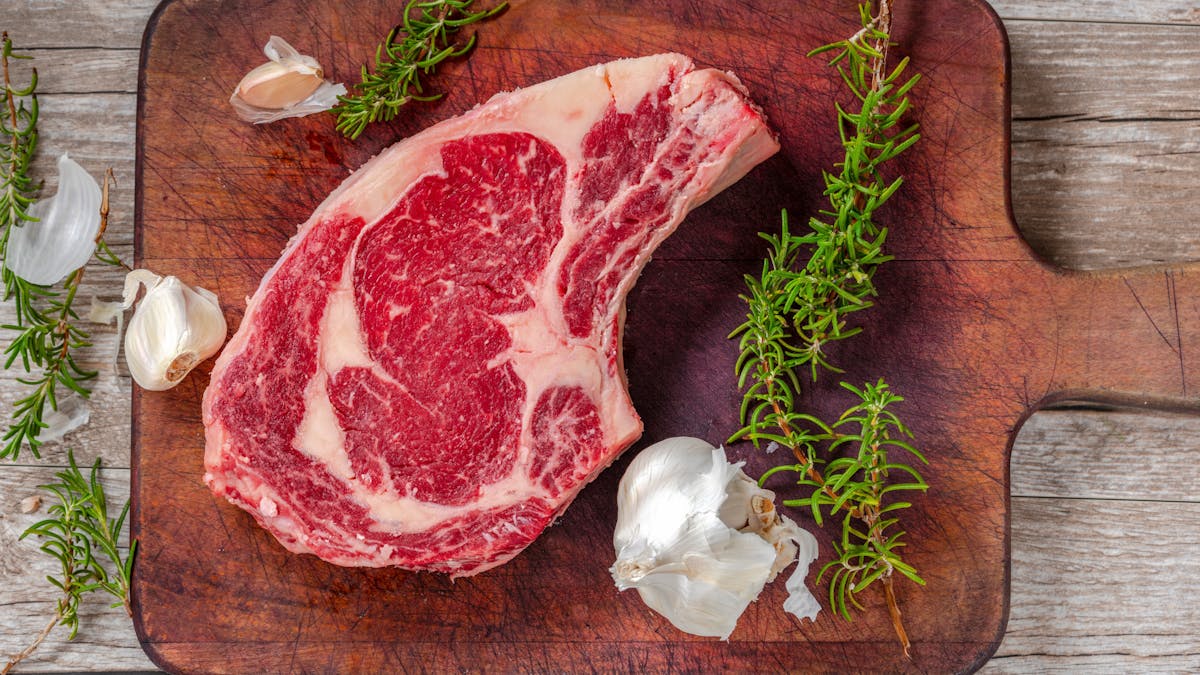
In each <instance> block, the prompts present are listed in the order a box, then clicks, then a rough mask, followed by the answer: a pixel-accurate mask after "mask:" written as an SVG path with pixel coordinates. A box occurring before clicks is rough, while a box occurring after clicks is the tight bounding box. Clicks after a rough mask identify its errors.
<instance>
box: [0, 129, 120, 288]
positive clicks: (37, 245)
mask: <svg viewBox="0 0 1200 675" xmlns="http://www.w3.org/2000/svg"><path fill="white" fill-rule="evenodd" d="M100 201H101V192H100V184H99V183H97V182H96V179H95V178H92V176H91V174H89V173H88V172H87V171H86V170H84V168H83V167H82V166H79V164H77V163H76V162H75V160H73V159H71V158H70V157H68V156H67V155H66V154H65V153H64V154H62V155H60V156H59V158H58V192H56V193H55V194H54V196H53V197H49V198H47V199H39V200H38V201H36V202H34V203H33V205H32V206H30V207H29V215H30V216H32V217H34V218H37V220H36V221H30V222H27V223H24V224H23V225H21V226H20V227H14V228H12V229H11V230H10V232H9V239H8V249H7V250H6V251H5V256H4V265H5V266H6V267H8V269H9V270H11V271H12V273H13V274H16V275H17V276H19V277H21V278H22V279H24V280H25V281H28V282H29V283H31V284H39V285H42V286H51V285H53V284H56V283H58V282H59V281H61V280H62V278H63V277H65V276H67V275H68V274H70V273H71V272H74V271H75V270H77V269H79V268H80V267H83V266H84V265H86V264H87V261H88V260H90V259H91V257H92V254H93V253H94V252H95V251H96V233H97V232H99V231H100Z"/></svg>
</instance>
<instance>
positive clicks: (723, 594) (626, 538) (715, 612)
mask: <svg viewBox="0 0 1200 675" xmlns="http://www.w3.org/2000/svg"><path fill="white" fill-rule="evenodd" d="M773 499H774V494H773V493H772V492H770V491H769V490H763V489H762V488H759V487H758V485H757V484H756V483H755V482H754V481H753V480H751V479H750V478H749V477H748V476H746V474H745V473H743V472H742V471H741V464H740V463H738V464H730V463H729V461H728V460H727V459H726V458H725V451H724V449H722V448H714V447H713V446H711V445H709V444H708V443H706V442H704V441H702V440H700V439H696V438H671V439H667V440H665V441H662V442H660V443H656V444H654V445H652V446H650V447H649V448H646V449H645V450H643V451H642V452H641V453H640V454H639V455H638V456H637V457H635V458H634V460H633V462H632V463H630V465H629V468H628V469H627V470H626V472H625V475H624V476H623V477H622V478H621V484H620V487H619V488H618V493H617V527H616V531H615V532H614V533H613V546H614V548H615V549H616V552H617V561H616V563H614V564H613V566H612V569H611V572H612V575H613V580H614V581H615V582H616V584H617V588H618V589H620V590H626V589H629V588H636V589H637V590H638V594H639V595H640V596H641V597H642V600H643V601H644V602H645V603H646V605H647V606H649V607H650V608H651V609H653V610H655V611H657V612H658V613H660V614H662V615H663V616H664V617H666V618H667V619H668V620H670V622H671V623H672V624H674V625H675V627H677V628H679V629H680V630H683V631H685V632H687V633H691V634H694V635H704V636H712V637H720V638H722V639H727V638H728V637H729V635H730V634H731V633H732V632H733V629H734V627H735V626H736V625H737V620H738V618H739V617H740V616H741V615H742V613H743V612H744V611H745V610H746V607H748V606H749V604H750V603H751V602H753V601H754V600H755V599H756V598H757V597H758V595H759V593H761V592H762V589H763V586H764V585H765V584H766V583H767V582H768V581H770V580H772V579H774V578H775V576H776V574H777V573H778V572H779V571H780V570H781V569H783V568H784V567H786V566H787V565H789V564H791V562H792V561H793V560H795V559H796V554H797V550H798V547H799V548H800V549H802V551H803V554H802V555H801V557H800V560H801V565H800V566H798V567H797V570H796V572H795V573H794V574H793V575H792V578H791V580H789V582H788V585H787V587H788V590H789V591H790V592H793V593H794V594H795V597H796V598H797V600H796V601H793V599H792V598H789V600H788V602H787V603H785V605H784V608H785V609H787V610H789V611H791V607H796V608H798V609H801V610H804V611H805V616H809V618H812V617H814V616H815V613H813V612H810V611H809V610H810V609H811V605H815V604H816V600H815V598H813V597H812V594H811V593H809V592H808V589H807V588H805V586H804V577H805V576H806V575H807V573H808V564H809V563H810V562H811V561H812V560H813V559H815V558H816V539H815V538H814V537H813V536H812V535H811V534H809V533H808V532H806V531H804V530H802V529H800V528H799V527H798V526H796V524H795V523H793V522H792V521H791V520H789V519H786V518H783V517H782V516H780V515H779V514H778V513H777V512H776V511H775V509H774V504H773V501H772V500H773ZM810 553H811V556H810V555H809V554H810ZM804 596H807V597H804ZM809 599H811V604H810V602H809ZM789 603H790V606H789ZM817 609H819V605H818V606H817Z"/></svg>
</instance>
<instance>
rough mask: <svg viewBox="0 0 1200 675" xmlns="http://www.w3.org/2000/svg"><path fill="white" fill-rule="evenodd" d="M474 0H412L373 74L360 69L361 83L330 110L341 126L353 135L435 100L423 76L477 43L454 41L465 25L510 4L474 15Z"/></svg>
mask: <svg viewBox="0 0 1200 675" xmlns="http://www.w3.org/2000/svg"><path fill="white" fill-rule="evenodd" d="M473 3H474V0H409V3H408V5H406V6H405V8H404V20H403V21H402V22H401V23H400V25H398V26H396V27H395V28H393V29H392V30H391V32H389V33H388V35H387V38H386V39H385V40H384V41H383V43H382V44H380V45H379V46H378V47H377V48H376V49H375V68H374V72H370V71H368V70H367V67H366V65H364V66H363V67H362V82H361V83H360V84H358V85H357V87H356V89H357V93H356V94H355V95H346V96H339V97H338V100H339V101H341V103H340V104H339V105H338V106H336V107H334V108H333V110H332V112H334V113H336V114H337V116H338V121H337V129H338V131H340V132H342V133H343V134H345V135H346V136H347V137H349V138H350V139H355V138H358V136H359V134H361V133H362V132H363V130H364V129H366V128H367V125H369V124H371V123H373V122H386V121H390V120H392V119H395V117H396V115H397V114H398V113H399V111H400V108H401V107H403V106H405V105H407V104H408V103H409V102H410V101H433V100H436V99H438V98H441V96H442V94H440V93H439V94H427V93H425V87H424V85H423V84H422V81H421V79H422V77H424V76H426V75H430V74H432V73H433V71H434V70H435V69H436V68H437V66H438V64H440V63H442V62H443V61H445V60H447V59H452V58H457V57H459V56H462V55H464V54H466V53H467V52H469V51H471V48H472V47H474V46H475V35H471V37H470V38H469V39H468V40H467V41H466V42H465V43H463V44H461V45H456V44H454V42H453V38H454V35H455V34H456V33H457V32H458V31H459V30H461V29H462V27H463V26H467V25H470V24H472V23H475V22H477V21H482V20H483V19H487V18H489V17H492V16H495V15H496V14H498V13H500V12H501V11H503V10H504V8H505V7H507V6H508V3H507V2H501V3H500V4H499V5H496V6H495V7H493V8H492V9H489V10H483V11H480V12H475V13H471V12H470V8H471V5H472V4H473Z"/></svg>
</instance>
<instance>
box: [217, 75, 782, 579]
mask: <svg viewBox="0 0 1200 675" xmlns="http://www.w3.org/2000/svg"><path fill="white" fill-rule="evenodd" d="M777 149H778V144H777V143H776V141H775V138H774V136H773V135H772V133H771V132H770V131H769V130H768V129H767V127H766V125H765V122H764V120H763V118H762V115H761V113H760V111H759V110H758V108H757V107H756V106H754V105H753V104H752V103H751V102H749V101H748V100H747V98H746V95H745V92H744V90H743V88H742V87H741V85H740V84H739V83H738V82H737V80H736V78H734V77H733V76H732V75H728V74H724V73H720V72H717V71H714V70H696V69H694V68H693V65H692V63H691V61H690V60H689V59H687V58H686V57H683V56H680V55H677V54H666V55H658V56H650V57H644V58H639V59H628V60H621V61H615V62H612V63H608V64H603V65H598V66H594V67H591V68H587V69H585V70H581V71H578V72H575V73H572V74H569V75H566V76H563V77H560V78H557V79H554V80H551V81H548V82H544V83H542V84H538V85H536V86H532V87H529V88H526V89H522V90H518V91H514V92H510V93H502V94H498V95H496V96H495V97H493V98H492V99H491V100H490V101H488V102H487V103H485V104H483V105H481V106H479V107H477V108H475V109H474V110H472V111H470V112H468V113H466V114H464V115H462V116H460V117H457V118H454V119H451V120H447V121H445V122H442V123H440V124H437V125H436V126H433V127H430V128H429V129H427V130H425V131H424V132H422V133H420V134H418V135H416V136H413V137H411V138H408V139H406V140H403V141H401V142H399V143H397V144H396V145H394V146H392V147H391V148H389V149H387V150H385V151H384V152H383V153H381V154H380V155H379V156H377V157H375V158H374V159H373V160H371V161H370V162H369V163H367V164H366V165H365V166H364V167H363V168H361V169H360V170H359V171H357V172H356V173H354V174H353V175H352V176H351V177H350V178H348V179H347V180H346V181H345V182H344V183H343V184H342V185H341V187H339V188H338V189H337V190H336V191H334V192H333V194H331V195H330V196H329V197H328V198H327V199H326V200H325V201H324V203H322V204H321V205H320V206H319V207H318V208H317V210H316V212H315V213H313V215H312V217H311V218H310V219H309V220H308V221H307V222H306V223H304V224H303V225H302V226H301V227H300V230H299V233H298V234H297V235H296V237H295V238H293V239H292V240H291V242H290V243H289V244H288V246H287V248H286V250H285V251H284V253H283V255H282V257H281V259H280V260H279V262H278V263H276V265H275V266H274V267H273V268H272V269H271V270H270V272H268V273H267V275H266V277H265V278H264V279H263V281H262V284H261V285H260V286H259V288H258V290H257V291H256V292H255V293H254V296H253V297H252V298H251V299H250V300H249V305H248V307H247V309H246V313H245V317H244V319H243V320H242V324H241V326H240V328H239V329H238V331H237V333H236V334H235V335H234V336H233V338H232V339H231V340H230V342H229V344H228V345H227V346H226V347H225V350H224V351H223V352H222V354H221V356H220V358H219V359H218V360H217V363H216V365H215V367H214V369H213V373H212V380H211V384H210V386H209V388H208V390H207V391H206V392H205V395H204V424H205V428H206V441H207V447H206V449H205V456H204V462H205V468H206V473H205V476H204V479H205V481H206V482H207V483H208V485H209V486H210V487H211V488H212V490H213V491H214V492H215V493H216V494H218V495H221V496H223V497H225V498H227V499H229V501H231V502H233V503H234V504H237V505H238V506H240V507H242V508H243V509H245V510H246V511H248V512H250V514H251V515H253V516H254V518H255V519H256V520H257V521H258V522H259V524H260V525H262V526H263V527H264V528H266V529H267V530H268V531H270V532H271V533H272V534H274V535H275V537H276V538H278V539H279V541H280V542H281V543H282V544H283V545H284V546H285V547H287V548H288V549H290V550H292V551H296V552H302V553H313V554H316V555H317V556H320V557H321V558H323V559H325V560H327V561H329V562H332V563H335V564H339V565H363V566H385V565H396V566H400V567H404V568H409V569H423V570H437V571H442V572H448V573H450V574H452V575H455V576H463V575H469V574H474V573H477V572H480V571H483V570H486V569H488V568H490V567H494V566H496V565H499V564H501V563H504V562H505V561H507V560H509V559H511V558H512V557H513V556H515V555H516V554H517V553H519V552H520V551H521V550H522V549H524V548H525V547H526V546H527V545H529V543H530V542H532V541H533V540H534V539H535V538H536V537H537V536H538V535H539V534H540V533H541V532H542V530H544V529H545V528H546V527H547V526H548V525H550V524H551V523H552V522H553V521H554V519H555V518H556V517H557V516H558V515H559V514H561V513H562V511H563V509H565V508H566V507H567V505H568V504H569V503H570V502H571V500H572V499H574V497H575V495H576V494H577V493H578V492H579V491H580V489H582V488H583V486H584V485H586V484H587V483H588V482H589V481H591V480H592V479H593V478H595V476H596V475H597V474H598V473H599V472H600V471H601V470H602V469H603V468H604V467H606V466H608V465H609V464H610V463H611V462H612V461H613V459H615V458H616V456H617V455H618V454H620V452H621V451H622V450H624V449H625V448H626V447H627V446H629V444H631V443H632V442H633V441H634V440H635V439H636V438H637V437H638V436H639V434H640V433H641V421H640V419H639V418H638V416H637V413H636V412H635V411H634V409H633V406H632V405H631V403H630V400H629V395H628V393H627V391H626V384H625V379H624V371H623V367H622V363H621V331H622V324H623V320H624V300H625V296H626V294H627V293H628V291H629V289H630V287H631V286H632V285H633V283H634V281H635V280H636V278H637V276H638V273H639V272H640V270H641V269H642V267H643V266H644V265H645V264H646V262H647V261H648V260H649V259H650V254H651V252H652V251H653V250H654V248H655V247H656V246H658V244H659V243H661V242H662V240H663V239H664V238H666V236H667V235H668V234H670V233H671V232H672V231H673V230H674V229H675V227H676V226H677V225H678V224H679V222H680V220H682V219H683V217H684V215H685V214H686V213H687V212H688V211H689V210H690V209H692V208H694V207H695V206H697V205H698V204H700V203H702V202H703V201H705V200H706V199H708V198H709V197H711V196H712V195H713V194H715V193H716V192H718V191H720V190H722V189H724V188H725V187H726V186H728V185H729V184H731V183H732V182H734V181H736V180H737V179H739V178H741V177H742V176H743V175H744V174H745V173H746V172H747V171H749V170H750V169H751V168H753V167H754V166H755V165H757V164H758V163H759V162H761V161H762V160H763V159H765V158H767V157H769V156H770V155H771V154H773V153H774V152H775V151H776V150H777Z"/></svg>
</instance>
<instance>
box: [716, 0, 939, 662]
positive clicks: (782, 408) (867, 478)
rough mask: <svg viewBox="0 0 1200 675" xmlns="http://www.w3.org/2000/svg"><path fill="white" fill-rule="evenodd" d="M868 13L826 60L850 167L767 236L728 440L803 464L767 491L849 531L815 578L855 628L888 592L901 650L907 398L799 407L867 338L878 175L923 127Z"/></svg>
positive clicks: (910, 482) (913, 475)
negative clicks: (818, 411) (839, 351)
mask: <svg viewBox="0 0 1200 675" xmlns="http://www.w3.org/2000/svg"><path fill="white" fill-rule="evenodd" d="M871 10H872V3H871V2H865V3H862V4H860V5H859V12H860V17H861V19H862V29H861V30H860V31H859V32H858V33H856V34H855V35H854V36H853V37H851V38H849V39H847V40H843V41H840V42H836V43H833V44H830V45H826V46H824V47H821V48H818V49H816V50H814V51H813V52H812V54H824V53H831V52H832V53H833V54H834V55H833V57H832V59H831V61H830V64H831V65H832V66H834V67H836V68H837V70H838V72H839V74H840V76H841V79H842V81H843V82H844V83H845V85H846V87H847V88H848V89H849V90H850V92H851V93H852V94H853V96H854V98H855V99H856V100H857V102H858V103H857V105H855V106H853V107H844V106H842V105H839V104H835V112H836V114H837V123H838V134H839V137H840V139H841V144H842V148H843V150H844V159H843V160H842V161H841V162H839V163H838V164H836V165H835V171H833V172H825V173H824V182H825V195H826V197H827V199H828V203H829V208H828V209H827V210H822V211H821V212H820V215H819V217H813V218H810V219H809V222H808V224H809V228H808V231H807V232H804V233H801V234H797V233H793V232H792V231H791V230H790V229H789V226H788V214H787V212H786V211H784V212H783V214H782V227H781V231H780V233H779V234H778V235H772V234H762V235H761V236H762V237H763V239H765V240H766V241H767V243H768V244H769V251H768V254H767V257H766V259H765V260H764V262H763V269H762V273H761V275H759V276H753V275H748V276H747V277H746V280H745V281H746V287H747V289H748V292H747V293H746V294H743V295H742V296H741V297H742V298H743V299H744V300H745V301H746V303H747V307H748V310H749V311H748V313H747V315H746V321H745V323H743V324H742V325H741V326H739V327H738V328H737V329H736V330H734V331H733V333H732V334H731V335H730V337H731V338H738V340H739V348H740V351H741V354H740V356H739V358H738V360H737V363H736V366H735V370H736V375H737V380H738V386H739V387H740V388H741V389H742V390H743V400H742V406H741V423H742V428H741V429H739V430H738V431H737V432H735V433H734V434H733V436H732V437H731V438H730V442H733V441H739V440H749V441H751V442H752V443H753V444H754V445H755V446H756V447H758V446H760V445H761V444H762V443H764V442H766V443H778V444H779V445H781V446H783V447H785V448H787V449H788V450H790V451H791V454H792V456H793V458H794V459H795V460H796V463H794V464H787V465H782V466H777V467H775V468H773V469H770V470H768V471H767V472H766V473H765V474H763V476H762V478H761V479H760V483H761V482H763V481H765V480H766V479H767V478H768V477H770V476H772V475H774V474H776V473H779V472H791V473H794V474H796V482H797V485H798V486H799V487H802V488H805V489H807V490H808V492H807V494H806V495H804V496H801V497H799V498H792V499H785V500H784V504H785V505H787V506H792V507H799V508H807V509H809V510H810V511H811V512H812V514H813V519H814V520H815V521H816V523H817V524H818V525H820V524H822V523H823V522H824V520H825V519H826V518H835V517H837V518H839V519H840V521H841V537H840V540H839V541H837V542H835V543H834V545H833V548H834V553H835V558H834V559H833V560H831V561H830V562H829V563H827V564H826V565H825V567H824V568H822V570H821V571H820V573H819V574H818V576H817V579H818V582H820V581H822V580H824V579H825V578H826V577H828V583H829V602H830V606H831V607H832V609H833V611H834V612H835V613H837V614H839V615H841V616H843V617H844V618H846V619H850V618H851V608H857V609H861V608H862V607H863V605H862V603H861V602H860V601H859V599H858V596H859V594H861V593H863V592H865V591H866V590H867V589H869V588H871V587H872V586H875V585H876V584H879V585H880V586H881V587H882V588H883V591H884V596H885V599H886V602H887V605H888V610H889V613H890V615H891V618H892V624H893V626H894V628H895V630H896V634H897V636H898V638H899V640H900V643H901V645H902V647H903V649H904V654H905V656H907V655H908V652H909V640H908V636H907V634H906V632H905V630H904V625H903V621H902V619H901V615H900V608H899V605H898V603H897V600H896V596H895V591H894V588H893V581H892V579H893V576H892V575H893V572H895V571H899V572H900V573H901V574H902V575H903V576H904V577H906V578H908V579H910V580H912V581H914V582H916V583H918V584H924V581H923V580H922V579H921V577H920V575H918V574H917V572H916V570H915V569H914V568H913V567H912V566H911V565H908V564H907V563H905V562H904V561H903V559H902V557H901V555H900V550H901V549H902V548H903V547H904V545H905V543H904V541H903V536H904V532H903V531H900V530H899V519H898V518H897V516H896V514H897V512H899V511H902V510H903V509H905V508H908V507H909V506H910V503H909V502H905V501H894V500H893V497H894V496H895V495H896V494H898V493H901V492H904V491H920V492H923V491H925V490H926V489H928V484H927V483H926V482H925V480H924V479H923V478H922V477H921V475H920V473H919V472H918V471H917V470H916V469H914V468H912V467H911V466H909V465H908V464H907V463H905V462H904V461H901V460H908V459H915V460H917V461H919V462H921V463H925V458H924V456H923V455H921V453H920V452H919V451H917V450H916V449H915V448H914V447H913V446H912V445H910V444H909V443H908V442H907V440H905V439H906V438H908V437H911V433H910V432H909V430H908V429H907V428H906V427H905V426H904V425H903V423H901V421H900V419H899V417H897V416H896V414H895V413H894V412H892V411H891V410H890V409H889V406H891V405H893V404H895V403H898V402H900V401H901V400H902V399H901V398H900V397H899V396H897V395H896V394H894V393H892V392H891V390H890V388H889V387H888V385H887V383H886V382H884V381H883V380H882V379H880V380H879V381H878V382H877V383H875V384H870V383H867V384H865V385H863V386H862V387H856V386H854V385H851V384H848V383H845V382H843V383H842V386H843V387H844V388H845V389H846V390H847V391H849V392H850V393H852V394H853V395H854V396H855V397H856V398H857V399H858V402H857V403H855V404H854V405H853V406H851V407H850V408H849V409H848V410H846V412H844V413H843V414H842V415H841V416H840V417H839V418H838V420H837V421H835V422H833V423H832V424H827V423H825V422H822V421H820V420H819V419H817V418H816V417H815V416H813V415H808V414H804V413H801V412H799V411H797V410H796V409H795V403H796V400H797V398H798V395H799V393H800V389H801V383H800V377H799V376H798V375H797V372H798V371H805V370H806V371H808V373H809V376H810V378H811V380H812V381H815V380H816V379H817V376H818V372H819V371H821V370H828V371H833V372H840V371H839V369H838V368H837V367H836V366H835V365H834V364H833V363H832V362H831V361H830V360H829V357H828V352H827V348H828V345H830V344H833V343H835V342H838V341H840V340H845V339H846V338H849V337H851V336H853V335H855V334H857V333H859V332H860V331H861V328H860V327H858V326H854V325H852V324H851V322H850V319H851V315H852V314H854V313H855V312H859V311H862V310H864V309H867V308H869V307H871V306H872V304H873V303H874V298H875V297H876V295H877V291H876V288H875V285H874V276H875V271H876V269H877V268H878V267H879V265H881V264H883V263H885V262H887V261H888V260H890V259H891V256H889V255H887V254H886V253H884V249H883V246H884V243H885V241H886V239H887V228H885V227H882V226H880V225H879V224H877V223H876V222H875V220H874V213H875V211H876V209H878V208H879V207H880V206H882V205H883V204H884V203H885V202H887V201H888V200H889V199H890V198H891V197H892V196H893V195H894V194H895V193H896V191H897V190H898V189H899V188H900V186H901V185H902V180H901V179H899V178H897V179H895V180H888V179H886V178H885V177H884V175H883V172H882V165H883V164H884V163H886V162H888V161H889V160H891V159H893V158H895V157H896V156H897V155H899V154H900V153H902V152H904V151H905V150H907V149H908V148H910V147H912V145H913V144H914V143H916V142H917V140H918V139H919V135H918V134H917V127H916V125H912V126H908V127H903V128H901V127H900V121H901V119H902V118H903V117H904V114H905V112H906V111H907V110H908V109H909V100H908V93H909V91H910V90H911V89H912V87H913V86H914V85H915V84H916V83H917V82H918V80H919V77H918V76H913V77H910V78H908V79H903V77H904V71H905V69H906V68H907V66H908V59H902V60H901V61H900V62H899V63H898V64H897V65H896V66H895V67H894V68H893V69H892V70H891V71H890V72H888V71H887V70H886V62H887V49H888V41H889V30H890V27H891V1H890V0H880V2H879V11H878V14H877V15H874V14H873V13H872V11H871Z"/></svg>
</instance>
